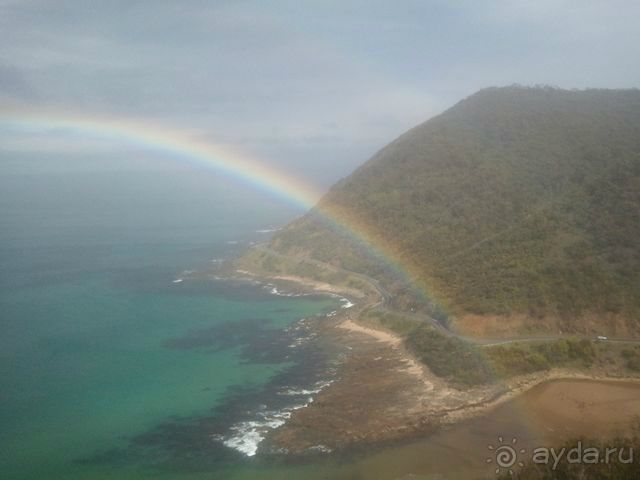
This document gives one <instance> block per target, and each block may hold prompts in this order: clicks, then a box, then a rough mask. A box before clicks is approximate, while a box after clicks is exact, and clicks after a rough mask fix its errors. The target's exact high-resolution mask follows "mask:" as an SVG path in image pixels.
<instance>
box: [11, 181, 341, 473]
mask: <svg viewBox="0 0 640 480" xmlns="http://www.w3.org/2000/svg"><path fill="white" fill-rule="evenodd" d="M301 213H302V212H301V211H299V210H297V209H296V208H294V207H292V206H289V205H283V204H282V203H280V202H279V201H276V200H274V199H272V198H270V197H268V196H266V194H264V195H263V194H261V193H259V192H256V191H253V190H250V189H248V188H243V187H242V186H239V185H235V184H229V182H228V181H227V180H225V179H224V178H217V177H216V176H214V175H212V174H210V173H208V172H199V171H189V170H176V171H172V170H157V171H155V170H139V171H136V170H132V171H120V172H117V171H100V170H96V171H94V170H91V169H86V170H81V171H73V170H67V171H62V172H56V171H55V170H51V169H49V170H46V171H37V169H36V170H34V171H18V172H9V173H7V172H3V173H2V174H0V225H2V228H1V230H0V272H1V274H0V331H1V332H2V334H1V335H0V356H1V360H0V424H1V425H2V428H0V445H2V448H0V471H2V475H1V476H2V478H7V479H15V480H27V479H43V478H47V479H65V480H67V479H70V480H73V479H87V478H91V479H118V480H126V479H140V478H154V479H156V478H162V479H178V478H180V479H189V478H230V477H231V476H237V477H238V478H252V477H253V473H255V472H256V471H257V470H256V468H257V464H256V461H257V460H256V457H255V456H254V453H255V451H256V447H257V445H258V444H259V443H260V440H261V439H262V437H263V436H264V432H265V431H267V430H268V429H270V428H273V427H276V426H278V425H279V424H281V423H282V422H283V421H285V420H286V419H287V418H288V417H289V416H290V415H291V412H293V411H294V410H295V409H297V408H301V407H302V406H304V405H305V404H306V403H308V402H310V401H313V395H314V393H315V392H317V391H319V390H320V389H322V388H323V387H324V386H326V385H327V384H328V382H329V381H330V378H329V377H328V376H327V375H329V373H330V371H331V369H330V365H329V363H328V362H330V359H329V357H328V356H327V354H326V352H325V350H324V349H323V348H322V346H321V345H320V344H319V342H313V341H309V338H308V337H309V335H310V331H309V329H308V322H309V319H312V318H313V317H315V316H322V315H325V314H326V313H328V312H331V311H333V310H335V309H336V308H339V306H340V305H341V299H339V298H334V297H329V296H322V295H314V296H285V295H282V294H280V295H278V294H277V293H278V292H277V291H275V290H273V288H272V286H269V285H261V284H256V283H252V282H248V281H246V282H243V281H229V280H225V279H217V278H214V277H211V276H202V275H198V276H197V278H194V276H193V274H192V272H194V271H195V272H206V271H209V270H210V269H211V267H212V266H215V265H216V264H218V263H219V262H221V261H223V260H225V259H228V258H231V257H233V256H235V255H238V254H239V253H241V252H242V251H243V250H245V249H247V248H249V247H250V246H251V244H252V243H254V242H260V241H264V240H266V239H267V238H268V236H269V235H271V234H272V232H273V231H274V230H275V229H277V228H278V227H279V226H282V225H284V224H286V223H287V222H288V221H290V220H291V219H293V218H295V217H296V216H297V215H300V214H301ZM296 468H297V467H296ZM252 472H253V473H252Z"/></svg>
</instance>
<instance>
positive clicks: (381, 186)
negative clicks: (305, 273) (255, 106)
mask: <svg viewBox="0 0 640 480" xmlns="http://www.w3.org/2000/svg"><path fill="white" fill-rule="evenodd" d="M321 205H322V206H324V207H329V208H331V209H332V210H334V211H339V212H341V215H344V216H345V217H348V218H350V219H357V222H360V223H361V224H362V225H367V226H369V227H372V228H373V231H374V232H375V235H376V236H377V237H378V238H379V240H380V241H381V242H386V243H387V244H391V245H393V248H394V250H395V251H396V253H398V254H399V255H400V257H402V263H403V264H404V265H405V266H406V267H407V268H408V269H409V270H411V271H412V273H413V274H414V276H415V277H417V278H418V283H420V284H421V285H420V289H421V290H428V291H429V292H430V295H431V296H432V298H434V299H435V300H437V301H438V304H439V305H440V306H441V308H442V309H444V310H446V311H447V312H449V314H450V315H451V316H452V317H453V318H458V319H462V318H464V317H465V316H467V317H469V318H477V317H489V316H493V317H514V316H518V315H520V316H521V317H525V318H526V319H527V320H526V322H530V323H532V324H533V323H535V322H536V321H539V322H542V323H544V322H547V321H548V320H549V319H555V320H554V321H556V323H555V324H554V325H568V326H573V327H572V328H575V327H576V325H578V324H579V322H580V321H582V320H584V319H589V321H590V322H592V323H593V324H594V325H596V326H597V325H598V324H599V323H602V322H605V320H606V321H615V322H622V324H624V328H625V329H630V328H631V329H634V328H635V327H634V326H635V325H636V319H640V317H638V312H640V90H584V91H568V90H560V89H553V88H548V87H544V88H525V87H506V88H489V89H485V90H482V91H480V92H478V93H476V94H475V95H472V96H471V97H469V98H467V99H465V100H463V101H461V102H460V103H458V104H457V105H455V106H454V107H453V108H451V109H449V110H447V111H446V112H444V113H443V114H441V115H439V116H437V117H435V118H433V119H431V120H429V121H427V122H425V123H423V124H421V125H419V126H417V127H415V128H413V129H411V130H410V131H408V132H406V133H405V134H403V135H402V136H400V137H399V138H398V139H396V140H394V141H393V142H391V143H390V144H389V145H388V146H386V147H385V148H383V149H382V150H381V151H380V152H378V153H377V154H376V155H375V156H374V157H373V158H371V159H370V160H369V161H368V162H366V163H365V164H364V165H363V166H361V167H360V168H359V169H358V170H356V171H355V172H354V173H353V174H352V175H350V176H349V177H348V178H346V179H344V180H342V181H341V182H339V183H338V184H337V185H335V186H334V187H333V188H332V189H331V191H330V192H329V193H327V195H326V196H325V197H324V198H323V199H322V200H321ZM376 243H378V242H376ZM272 248H273V249H275V250H278V251H279V252H281V253H296V254H305V255H309V256H311V257H315V258H317V259H320V260H323V261H330V262H332V263H334V264H336V265H341V266H343V267H344V268H348V269H353V270H357V271H360V272H364V273H369V274H370V275H372V276H376V277H378V278H380V279H382V280H383V281H385V282H386V283H387V285H390V286H391V288H392V290H394V291H395V292H396V293H397V294H398V297H397V298H398V303H399V305H398V306H399V307H402V308H408V307H409V306H412V307H415V308H418V307H419V306H420V304H419V301H420V299H419V298H418V297H416V296H415V295H413V296H412V294H411V293H410V290H409V289H408V288H407V286H406V285H404V284H403V283H402V282H403V279H402V277H399V276H397V275H395V274H394V273H393V272H392V270H390V269H389V268H387V266H385V264H384V263H383V262H379V259H377V258H374V257H372V256H370V255H368V254H367V251H366V248H362V246H361V245H357V244H356V243H354V242H353V241H352V239H351V238H350V237H348V236H345V235H343V234H342V233H341V232H340V231H336V230H334V229H332V228H331V227H330V225H328V224H326V222H324V221H323V220H322V219H321V218H319V217H318V216H317V215H315V213H314V212H313V211H312V212H310V213H309V214H308V215H306V216H305V217H303V218H301V219H299V220H298V221H296V222H294V223H293V224H291V225H290V226H288V227H287V228H286V229H284V230H283V231H281V232H280V233H279V234H278V235H277V236H276V237H275V238H274V239H273V241H272ZM423 282H424V283H423ZM558 322H559V323H558ZM605 323H606V322H605ZM554 328H555V327H554Z"/></svg>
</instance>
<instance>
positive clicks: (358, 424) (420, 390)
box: [236, 270, 639, 456]
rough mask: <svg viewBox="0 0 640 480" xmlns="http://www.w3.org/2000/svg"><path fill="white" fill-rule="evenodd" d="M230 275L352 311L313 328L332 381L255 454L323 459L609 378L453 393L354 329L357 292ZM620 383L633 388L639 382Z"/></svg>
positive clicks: (375, 335)
mask: <svg viewBox="0 0 640 480" xmlns="http://www.w3.org/2000/svg"><path fill="white" fill-rule="evenodd" d="M236 274H237V275H239V276H240V277H245V278H247V277H248V278H251V279H253V280H256V281H260V282H263V283H271V284H275V285H277V286H278V289H281V290H282V291H288V292H294V291H295V292H296V294H305V293H327V294H332V295H340V296H344V297H345V298H349V299H350V301H353V302H354V304H355V305H356V306H357V308H351V309H348V310H347V309H345V310H341V311H338V312H336V314H334V315H332V316H327V317H324V318H322V319H321V320H318V321H315V322H314V324H313V327H312V328H313V329H314V332H315V333H317V335H318V337H319V338H321V339H322V341H326V342H329V343H330V344H332V345H334V346H335V347H336V351H338V352H340V353H338V354H337V355H338V358H337V368H338V372H339V373H338V375H337V378H336V379H335V380H334V381H333V382H332V383H331V385H329V386H327V387H326V388H324V389H323V390H322V391H321V392H319V393H318V394H317V395H316V396H315V397H314V400H313V402H311V403H309V404H308V405H307V406H306V407H305V408H301V409H298V410H296V411H295V412H293V414H292V415H291V417H290V418H289V419H288V420H287V421H286V422H285V423H284V424H283V425H282V426H280V427H278V428H276V429H274V430H272V431H271V432H270V433H269V434H268V435H267V437H266V439H265V441H264V442H263V443H262V444H261V446H260V449H259V452H261V453H271V454H273V453H277V454H283V453H284V454H288V455H294V456H296V455H309V454H324V453H329V452H342V451H353V450H359V449H364V448H369V447H371V446H376V445H379V446H382V445H388V444H390V443H396V442H403V441H408V440H412V439H415V438H419V437H424V436H426V435H429V434H431V433H434V432H436V431H438V430H439V429H441V428H443V427H446V426H450V425H453V424H456V423H458V422H461V421H464V420H467V419H470V418H474V417H478V416H481V415H484V414H486V413H488V412H490V411H492V410H493V409H495V408H497V407H498V406H500V405H502V404H503V403H505V402H507V401H509V400H512V399H514V398H515V397H517V396H519V395H521V394H522V393H524V392H526V391H528V390H530V389H532V388H533V387H535V386H536V385H539V384H541V383H544V382H547V381H550V380H557V379H590V380H604V379H606V380H609V379H610V377H608V376H607V375H606V374H605V373H603V374H597V373H593V374H586V373H583V372H579V371H574V370H561V369H553V370H549V371H545V372H542V373H535V374H530V375H524V376H518V377H513V378H510V379H508V380H506V381H503V382H496V383H493V384H490V385H484V386H478V387H472V388H464V389H462V388H458V387H455V386H453V385H450V384H449V383H447V382H446V381H444V380H443V379H441V378H439V377H437V376H435V375H434V374H433V373H432V372H430V371H429V369H428V367H426V366H425V365H424V364H422V363H421V362H419V361H418V360H417V359H415V358H414V357H413V356H412V355H411V354H410V352H408V351H407V350H406V349H405V348H404V346H403V342H402V339H401V338H400V337H398V336H397V335H395V334H394V333H392V332H388V331H384V330H382V329H377V328H370V327H368V326H367V327H365V326H362V325H360V324H358V323H357V317H358V312H360V311H362V309H364V308H366V307H367V306H368V305H371V304H373V303H374V301H375V300H372V299H371V298H370V297H369V296H367V294H365V293H364V292H359V291H357V290H353V289H349V288H344V287H341V286H338V285H330V284H328V283H323V282H317V281H314V280H312V279H307V278H302V277H296V276H293V275H287V276H282V275H281V276H266V275H261V274H256V273H251V272H248V271H246V270H241V271H237V272H236ZM619 380H620V381H626V382H634V383H637V382H639V379H638V378H621V379H619Z"/></svg>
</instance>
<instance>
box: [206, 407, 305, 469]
mask: <svg viewBox="0 0 640 480" xmlns="http://www.w3.org/2000/svg"><path fill="white" fill-rule="evenodd" d="M311 402H313V398H311V397H309V398H308V399H307V402H306V403H303V404H300V405H294V406H292V407H287V408H284V409H282V410H279V411H261V412H258V414H257V417H258V418H257V419H256V420H249V421H243V422H239V423H237V424H235V425H234V426H232V427H231V428H230V430H231V435H230V436H228V437H226V438H225V439H224V440H223V441H222V443H223V444H224V445H226V446H227V447H229V448H233V449H234V450H237V451H239V452H240V453H243V454H244V455H246V456H247V457H253V456H254V455H255V454H256V453H257V451H258V446H259V445H260V442H262V441H263V440H264V439H265V436H266V434H267V432H269V430H273V429H275V428H278V427H280V426H282V425H284V423H285V422H286V421H287V420H288V419H289V418H291V415H292V414H293V412H294V411H296V410H299V409H301V408H304V407H306V406H307V405H309V404H310V403H311ZM212 438H213V439H214V440H219V439H220V436H219V435H216V436H212Z"/></svg>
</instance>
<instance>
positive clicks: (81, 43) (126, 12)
mask: <svg viewBox="0 0 640 480" xmlns="http://www.w3.org/2000/svg"><path fill="white" fill-rule="evenodd" d="M639 18H640V2H638V1H637V0H632V1H616V0H606V1H602V2H598V1H590V0H577V1H561V0H530V1H515V0H511V1H509V0H506V1H503V2H501V1H482V0H472V1H466V2H465V1H459V2H455V1H415V2H414V1H386V2H377V1H362V2H358V1H347V0H339V1H314V2H311V1H301V0H292V1H273V0H270V1H188V0H182V1H163V0H149V1H135V0H126V1H115V0H114V1H110V0H100V1H92V0H91V1H90V0H78V1H53V0H42V1H38V0H34V1H29V0H20V1H19V0H16V1H12V0H0V109H2V108H6V107H7V105H13V106H15V105H18V106H25V107H29V108H31V109H33V108H43V109H44V108H47V109H48V108H55V109H72V110H75V111H81V112H85V113H86V114H88V115H91V114H98V115H103V114H108V115H116V116H122V117H132V118H135V119H143V120H148V121H150V122H161V123H162V124H163V125H169V126H172V127H175V128H176V129H180V130H185V131H188V132H191V133H193V134H194V135H198V136H201V137H203V138H207V139H210V140H211V141H212V142H216V143H222V144H225V145H227V146H228V147H229V148H232V149H238V150H240V151H244V152H249V153H250V154H251V155H253V156H254V157H256V158H260V159H262V160H264V161H265V162H273V163H276V164H278V165H282V166H284V165H287V166H289V167H292V168H295V170H296V171H297V172H299V174H301V175H305V176H307V177H310V178H313V179H315V180H316V181H317V182H319V183H327V182H332V181H333V180H335V179H336V178H338V177H340V176H342V175H344V174H346V173H348V172H349V171H350V170H352V169H353V168H354V167H355V166H357V165H358V164H360V163H362V162H363V161H364V160H366V159H367V158H368V157H369V156H370V155H371V154H372V153H374V152H375V151H376V150H377V149H379V148H381V147H382V146H384V145H385V144H386V143H388V142H389V141H390V140H392V139H393V138H394V137H396V136H397V135H399V134H401V133H402V132H403V131H405V130H406V129H408V128H410V127H412V126H413V125H415V124H417V123H419V122H422V121H424V120H426V119H427V118H429V117H431V116H433V115H434V114H437V113H439V112H441V111H442V110H444V109H446V108H447V107H449V106H451V105H452V104H454V103H455V102H457V101H458V100H460V99H462V98H464V97H465V96H468V95H470V94H472V93H474V92H475V91H476V90H478V89H480V88H483V87H486V86H492V85H508V84H512V83H522V84H538V83H544V84H552V85H558V86H561V87H566V88H585V87H606V88H620V87H623V88H629V87H638V86H639V85H640V27H638V19H639ZM47 135H48V136H49V137H51V132H47ZM12 136H13V137H12ZM38 139H39V137H34V138H24V136H23V137H20V138H17V137H15V132H7V131H6V130H5V131H4V132H3V131H0V142H2V143H3V144H4V145H3V146H1V147H0V154H1V155H2V156H3V157H5V158H6V157H7V156H10V155H11V153H12V152H13V151H14V150H15V151H16V152H17V151H21V152H22V153H24V151H25V150H31V151H32V152H31V153H38V152H40V153H43V152H42V151H43V150H48V151H49V153H51V149H54V150H55V148H57V147H59V148H60V149H61V151H64V146H65V145H64V142H58V143H57V144H56V143H55V142H53V143H52V142H49V143H47V142H38V141H36V140H38ZM78 145H80V150H82V148H86V149H87V154H89V153H95V152H91V149H92V146H91V144H90V143H89V144H86V145H85V144H83V143H81V142H80V143H77V144H76V145H75V147H76V151H75V153H76V154H78V153H80V154H82V153H83V152H82V151H80V152H78V151H77V150H78ZM53 153H55V152H53Z"/></svg>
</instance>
